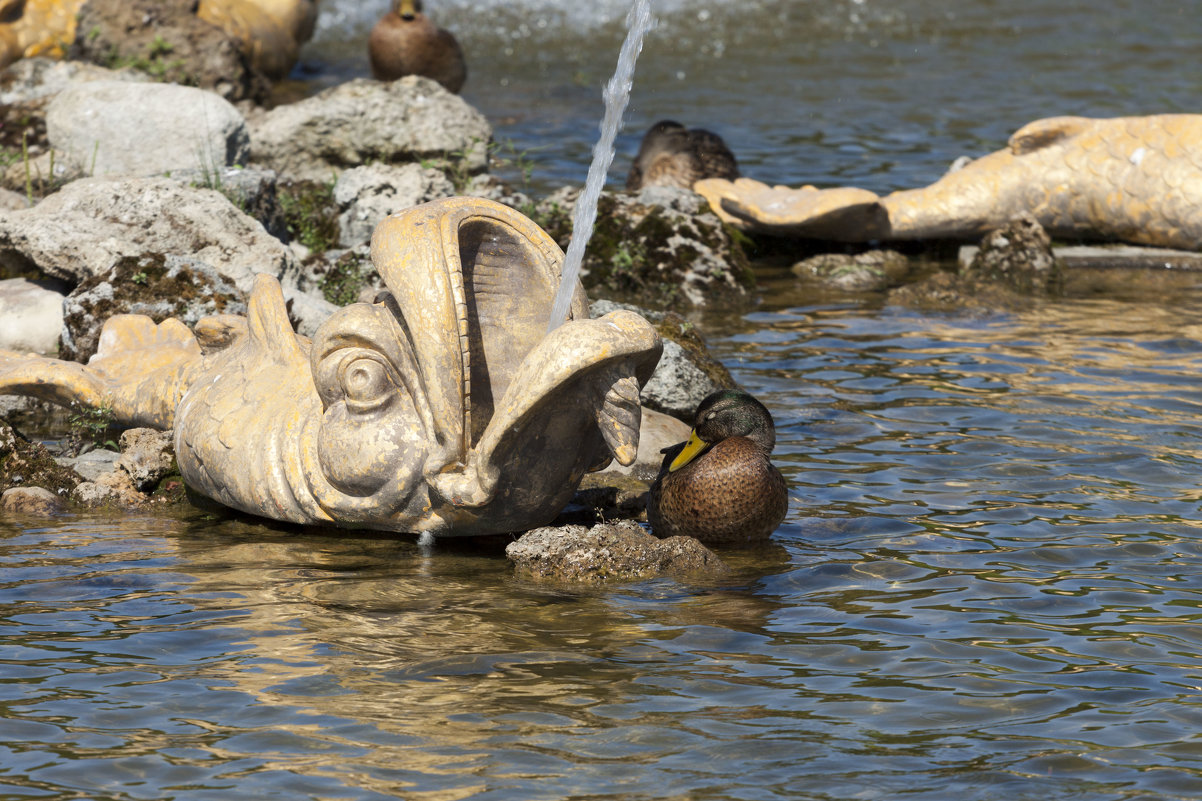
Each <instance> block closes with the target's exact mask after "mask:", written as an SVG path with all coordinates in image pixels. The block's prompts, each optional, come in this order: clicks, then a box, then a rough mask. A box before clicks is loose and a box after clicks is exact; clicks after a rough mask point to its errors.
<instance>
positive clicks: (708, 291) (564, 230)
mask: <svg viewBox="0 0 1202 801" xmlns="http://www.w3.org/2000/svg"><path fill="white" fill-rule="evenodd" d="M578 196H579V190H575V189H571V188H567V189H562V190H560V191H558V192H555V193H554V194H552V195H551V196H550V197H548V198H547V199H546V200H544V201H542V202H541V203H539V204H538V206H537V208H536V209H535V214H534V219H535V221H536V222H538V223H539V225H541V226H542V227H543V228H544V229H545V230H546V231H547V233H549V234H550V235H551V236H552V237H553V238H554V239H555V241H556V242H558V243H559V246H560V247H562V248H564V249H565V250H566V249H567V247H568V243H569V242H570V241H571V238H572V214H573V210H574V208H575V205H576V200H577V197H578ZM581 281H582V282H583V283H584V285H585V287H586V288H588V289H590V290H594V289H595V290H600V291H602V292H604V293H605V294H608V295H610V296H613V297H618V298H621V299H623V300H629V301H631V302H634V303H642V304H649V305H653V306H671V305H674V304H678V303H682V304H684V305H686V306H688V305H692V306H706V305H713V304H721V303H745V302H748V301H749V300H750V298H751V295H750V291H749V290H751V289H752V288H753V287H754V286H755V277H754V275H753V274H752V272H751V267H750V262H749V260H748V258H747V254H746V253H745V252H744V251H743V247H742V246H741V245H740V244H739V242H738V241H736V240H735V239H734V238H733V237H732V236H731V233H730V231H729V230H728V229H727V228H726V226H725V225H724V224H723V223H722V221H721V220H719V219H718V217H717V216H715V215H714V214H712V213H711V212H709V211H707V210H705V207H704V201H703V200H702V198H701V196H700V195H694V194H693V193H692V192H689V191H688V190H684V189H673V188H668V187H652V188H649V189H645V190H643V192H642V193H641V194H639V195H629V194H618V193H611V192H602V193H601V196H600V198H599V199H598V203H597V223H596V226H595V228H594V230H593V236H592V238H591V239H590V240H589V245H588V250H587V252H586V254H585V258H584V263H583V268H582V274H581Z"/></svg>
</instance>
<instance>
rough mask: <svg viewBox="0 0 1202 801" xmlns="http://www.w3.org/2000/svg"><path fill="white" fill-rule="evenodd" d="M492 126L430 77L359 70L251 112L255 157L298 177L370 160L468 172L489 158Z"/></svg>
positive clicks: (317, 176) (321, 177) (329, 173)
mask: <svg viewBox="0 0 1202 801" xmlns="http://www.w3.org/2000/svg"><path fill="white" fill-rule="evenodd" d="M491 140H492V127H491V126H490V125H489V124H488V120H486V119H485V118H484V115H482V114H481V113H480V112H478V111H476V110H475V109H474V108H472V107H471V106H469V105H468V104H467V103H466V102H465V101H464V100H463V99H462V98H460V97H459V96H458V95H453V94H451V93H450V92H448V91H446V90H445V89H443V88H442V87H441V86H439V85H438V84H437V83H435V82H434V81H432V80H430V79H429V78H422V77H419V76H416V75H411V76H407V77H405V78H401V79H400V80H398V81H393V82H391V83H381V82H379V81H372V80H367V79H365V78H358V79H355V80H352V81H348V82H347V83H344V84H340V85H338V86H335V87H332V88H330V89H327V90H325V91H324V92H321V93H319V94H317V95H314V96H313V97H310V98H306V99H305V100H301V101H299V102H297V103H291V104H288V105H284V106H277V107H276V108H274V109H272V110H271V111H269V112H267V113H266V114H264V115H262V117H261V118H252V120H251V158H252V159H253V160H254V161H255V162H256V163H258V164H263V165H265V166H268V167H271V168H272V169H274V170H276V171H277V172H279V173H280V174H281V175H283V176H288V177H289V178H292V179H294V180H312V181H329V180H331V178H332V177H334V176H336V175H338V174H339V173H341V172H342V171H344V170H348V169H350V168H352V167H359V166H362V165H365V164H369V163H372V162H381V163H384V164H405V163H421V162H425V163H429V164H432V165H435V166H442V167H445V168H446V169H447V170H448V171H451V172H453V173H455V174H460V175H462V176H463V177H464V179H465V180H466V178H467V177H468V176H470V175H472V174H475V173H479V172H483V171H484V170H485V169H486V168H487V166H488V146H489V143H490V141H491Z"/></svg>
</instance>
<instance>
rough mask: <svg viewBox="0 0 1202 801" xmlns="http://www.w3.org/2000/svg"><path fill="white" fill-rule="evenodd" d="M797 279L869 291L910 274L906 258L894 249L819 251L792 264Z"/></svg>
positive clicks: (893, 283) (882, 287)
mask: <svg viewBox="0 0 1202 801" xmlns="http://www.w3.org/2000/svg"><path fill="white" fill-rule="evenodd" d="M790 269H792V271H793V274H794V275H796V276H797V277H798V278H801V279H803V280H808V281H814V282H817V283H820V284H823V285H825V286H829V287H833V288H835V289H842V290H845V291H848V292H871V291H876V290H881V289H887V288H888V287H891V286H896V285H897V284H899V283H901V282H902V281H904V280H905V278H906V276H907V275H909V273H910V260H909V259H908V258H907V257H906V256H905V254H903V253H898V252H897V251H896V250H869V251H865V252H863V253H854V254H852V253H820V254H818V255H817V256H811V257H809V258H808V259H803V260H802V261H799V262H797V263H796V264H794V265H793V266H792V268H790Z"/></svg>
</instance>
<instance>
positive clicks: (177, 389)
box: [0, 314, 201, 429]
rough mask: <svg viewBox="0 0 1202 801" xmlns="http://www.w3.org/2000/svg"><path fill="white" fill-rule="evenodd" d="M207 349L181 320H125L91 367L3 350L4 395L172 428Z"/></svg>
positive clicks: (106, 332)
mask: <svg viewBox="0 0 1202 801" xmlns="http://www.w3.org/2000/svg"><path fill="white" fill-rule="evenodd" d="M200 358H201V352H200V345H199V343H198V342H197V339H196V337H195V336H194V335H193V334H192V332H191V331H189V330H188V328H187V326H185V325H184V324H183V323H181V322H179V321H178V320H175V319H168V320H165V321H163V322H162V323H159V324H157V325H156V324H155V323H154V321H153V320H151V319H150V318H149V317H144V316H142V315H137V314H122V315H117V316H114V317H112V318H110V319H109V320H108V321H107V322H106V323H105V325H104V329H103V331H102V333H101V336H100V343H99V347H98V349H97V352H96V355H95V356H93V357H92V358H91V359H90V360H89V362H88V363H87V364H86V365H84V364H78V363H76V362H68V361H62V360H59V359H52V358H47V357H44V356H39V355H36V354H22V353H14V352H11V351H0V395H24V396H27V397H34V398H40V399H41V400H46V401H50V402H51V403H57V404H59V405H61V406H66V407H86V408H90V409H98V410H103V411H105V412H106V413H107V414H108V415H109V416H111V418H112V420H113V422H114V423H116V424H118V425H122V426H146V427H150V428H159V429H169V428H171V426H172V424H173V422H174V418H175V406H176V402H177V401H178V400H179V398H180V397H181V396H182V394H183V392H184V391H185V390H186V388H187V385H188V383H189V381H190V377H191V374H192V372H193V370H194V369H195V367H196V365H197V363H198V362H199V361H200Z"/></svg>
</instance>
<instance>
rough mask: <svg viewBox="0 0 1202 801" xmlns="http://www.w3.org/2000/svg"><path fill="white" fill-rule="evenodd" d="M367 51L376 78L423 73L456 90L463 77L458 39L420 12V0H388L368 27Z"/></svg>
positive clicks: (462, 63) (451, 89) (384, 79)
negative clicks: (388, 4) (381, 13)
mask: <svg viewBox="0 0 1202 801" xmlns="http://www.w3.org/2000/svg"><path fill="white" fill-rule="evenodd" d="M367 53H368V56H369V58H370V59H371V74H372V76H373V77H375V78H376V80H380V81H395V80H396V79H397V78H400V77H402V76H405V75H424V76H426V77H427V78H433V79H434V80H436V81H438V82H439V83H440V84H442V85H443V87H445V88H446V90H447V91H448V92H458V91H459V90H460V89H461V88H463V82H464V81H465V80H466V79H467V65H466V64H465V63H464V61H463V50H461V49H460V47H459V42H457V41H455V37H454V36H452V35H451V34H450V33H449V32H447V31H445V30H443V29H442V28H439V27H438V26H437V25H435V24H434V23H433V22H431V21H430V19H429V18H428V17H427V16H426V15H425V14H423V13H422V3H421V0H392V7H391V8H390V9H389V11H388V13H387V14H385V15H384V16H382V17H380V21H379V22H377V23H376V26H375V27H374V28H372V29H371V36H369V37H368V39H367Z"/></svg>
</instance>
